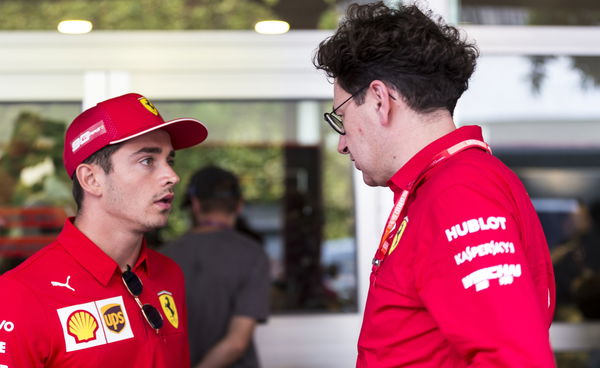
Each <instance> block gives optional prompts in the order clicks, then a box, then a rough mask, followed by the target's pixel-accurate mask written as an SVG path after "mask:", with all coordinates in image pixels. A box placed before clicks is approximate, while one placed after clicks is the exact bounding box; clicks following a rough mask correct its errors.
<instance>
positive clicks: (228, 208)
mask: <svg viewBox="0 0 600 368" xmlns="http://www.w3.org/2000/svg"><path fill="white" fill-rule="evenodd" d="M191 197H195V198H198V199H199V200H200V201H201V202H202V212H204V213H210V212H214V211H223V212H226V213H230V214H231V213H234V212H236V210H237V208H238V205H239V203H240V201H241V200H242V191H241V189H240V184H239V182H238V179H237V177H236V176H235V175H234V174H233V173H231V172H229V171H227V170H224V169H221V168H220V167H216V166H207V167H204V168H202V169H200V170H198V171H197V172H196V173H195V174H194V175H193V176H192V178H191V179H190V182H189V184H188V187H187V192H186V198H185V199H184V202H183V206H184V207H187V206H188V205H189V204H190V198H191Z"/></svg>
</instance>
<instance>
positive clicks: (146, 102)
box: [140, 97, 158, 116]
mask: <svg viewBox="0 0 600 368" xmlns="http://www.w3.org/2000/svg"><path fill="white" fill-rule="evenodd" d="M140 103H141V104H142V106H144V107H145V108H146V110H148V111H150V112H151V113H153V114H154V115H156V116H158V110H157V109H156V107H154V105H153V104H152V102H150V101H149V100H148V99H147V98H146V97H142V98H140Z"/></svg>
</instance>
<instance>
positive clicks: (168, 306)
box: [158, 290, 179, 328]
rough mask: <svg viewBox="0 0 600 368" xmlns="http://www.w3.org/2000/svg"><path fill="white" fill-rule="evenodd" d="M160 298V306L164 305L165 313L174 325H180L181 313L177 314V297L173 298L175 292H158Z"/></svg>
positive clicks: (176, 326)
mask: <svg viewBox="0 0 600 368" xmlns="http://www.w3.org/2000/svg"><path fill="white" fill-rule="evenodd" d="M158 300H159V301H160V306H161V307H162V310H163V313H164V315H165V317H167V320H168V321H169V323H170V324H171V325H173V327H175V328H178V327H179V315H178V314H177V306H176V305H175V299H173V294H171V293H170V292H168V291H164V290H163V291H161V292H160V293H158Z"/></svg>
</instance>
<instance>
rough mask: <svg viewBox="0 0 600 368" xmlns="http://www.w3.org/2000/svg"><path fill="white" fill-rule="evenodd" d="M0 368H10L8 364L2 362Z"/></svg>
mask: <svg viewBox="0 0 600 368" xmlns="http://www.w3.org/2000/svg"><path fill="white" fill-rule="evenodd" d="M0 368H8V366H7V365H4V364H0Z"/></svg>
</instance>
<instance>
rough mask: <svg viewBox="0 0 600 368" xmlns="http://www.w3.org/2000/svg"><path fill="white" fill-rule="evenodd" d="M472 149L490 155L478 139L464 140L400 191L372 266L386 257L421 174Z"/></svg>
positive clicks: (446, 150) (377, 264)
mask: <svg viewBox="0 0 600 368" xmlns="http://www.w3.org/2000/svg"><path fill="white" fill-rule="evenodd" d="M474 147H477V148H481V149H483V150H485V151H487V152H489V153H492V150H491V148H490V146H489V145H488V144H487V143H485V142H482V141H480V140H478V139H466V140H464V141H462V142H459V143H457V144H455V145H453V146H452V147H450V148H448V149H445V150H443V151H441V152H440V153H438V154H437V155H435V156H434V158H433V160H432V161H431V163H430V164H429V165H427V167H426V168H425V169H424V170H423V171H421V173H419V175H418V176H417V179H415V180H414V181H413V182H411V183H409V184H408V187H407V189H405V190H403V191H402V193H401V194H400V198H398V200H397V201H396V203H395V204H394V207H393V208H392V212H391V213H390V215H389V217H388V220H387V223H386V226H385V230H384V231H383V235H382V237H381V240H380V242H379V247H378V248H377V253H375V258H373V265H374V266H376V267H377V266H379V265H381V262H383V260H384V259H385V256H386V255H387V253H388V250H389V248H390V244H391V243H392V238H393V237H394V235H395V234H396V232H395V231H394V230H396V231H398V220H399V219H400V214H401V213H402V210H403V209H404V205H405V204H406V200H407V199H408V196H409V195H410V193H411V191H412V189H413V188H414V187H415V186H416V184H417V183H418V182H419V181H420V179H421V178H422V176H423V174H425V172H427V171H428V170H429V169H431V168H432V167H434V166H435V165H437V164H439V163H440V162H442V161H443V160H445V159H447V158H448V157H451V156H453V155H455V154H457V153H458V152H461V151H464V150H466V149H469V148H474Z"/></svg>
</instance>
